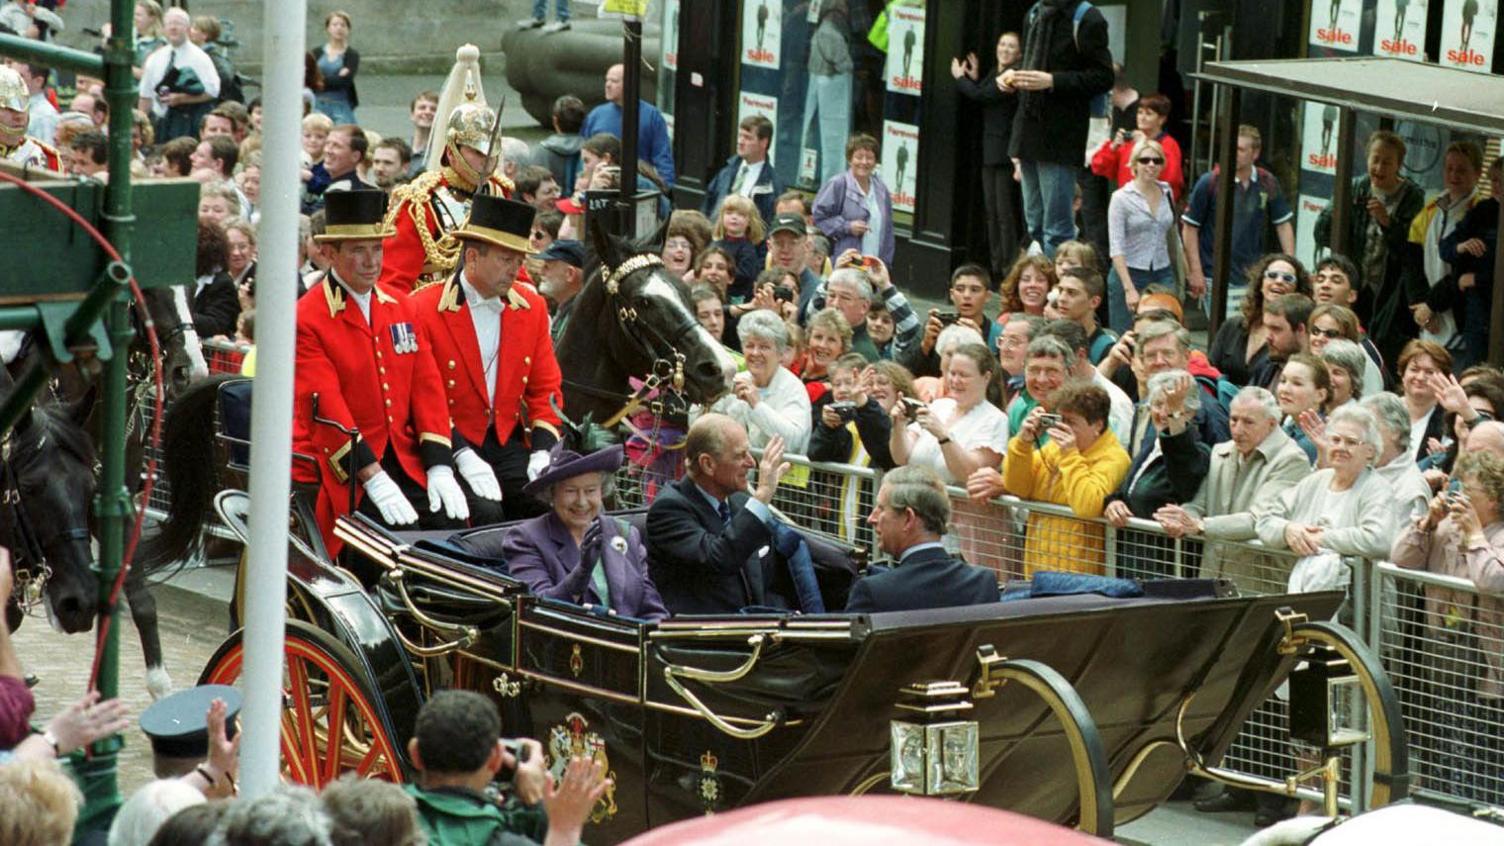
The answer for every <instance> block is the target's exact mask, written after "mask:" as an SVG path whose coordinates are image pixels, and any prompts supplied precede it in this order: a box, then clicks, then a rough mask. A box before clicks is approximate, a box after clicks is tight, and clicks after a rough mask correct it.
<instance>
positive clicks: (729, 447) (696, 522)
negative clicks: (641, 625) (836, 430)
mask: <svg viewBox="0 0 1504 846" xmlns="http://www.w3.org/2000/svg"><path fill="white" fill-rule="evenodd" d="M684 449H685V458H686V459H687V464H688V469H689V475H687V476H686V477H685V478H683V479H680V480H679V481H677V482H674V483H673V484H671V485H669V486H667V487H666V488H664V489H663V491H662V492H661V493H659V495H658V498H657V499H656V500H654V501H653V506H652V508H650V509H648V523H647V529H648V530H647V533H646V535H647V546H648V573H649V575H651V576H652V578H653V583H654V584H655V585H657V586H658V593H659V595H660V596H662V597H663V604H664V605H665V606H666V607H667V608H668V610H669V612H670V613H673V614H735V613H736V612H737V611H739V610H741V609H742V608H745V607H747V606H749V605H764V604H766V602H767V597H766V591H767V577H766V576H765V575H764V572H763V561H762V559H763V558H764V557H765V555H766V553H767V551H768V549H769V547H770V546H771V545H772V543H773V513H772V511H771V510H770V509H769V508H768V504H769V503H771V502H772V501H773V492H774V491H775V490H777V489H778V482H779V480H780V479H782V478H783V474H784V473H787V472H788V469H789V465H788V464H787V463H785V462H784V460H783V439H782V438H777V437H775V438H773V439H772V440H771V441H769V442H768V445H767V446H766V447H764V448H763V455H762V460H761V461H760V462H759V461H758V460H756V459H755V458H754V457H753V456H752V451H751V449H750V447H749V445H748V442H747V430H746V429H744V428H742V425H741V424H740V423H738V422H736V421H735V420H733V419H731V418H730V417H727V416H725V415H723V414H706V415H704V416H702V417H701V418H700V419H698V420H696V421H695V422H694V425H692V426H690V427H689V434H688V436H687V437H686V438H685V442H684ZM753 467H756V468H757V488H756V489H755V490H754V491H753V493H752V495H751V496H748V495H747V471H748V470H751V469H752V468H753Z"/></svg>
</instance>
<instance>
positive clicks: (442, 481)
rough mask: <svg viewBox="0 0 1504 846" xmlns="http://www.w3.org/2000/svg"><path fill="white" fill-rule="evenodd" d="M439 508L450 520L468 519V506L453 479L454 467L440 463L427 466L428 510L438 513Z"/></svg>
mask: <svg viewBox="0 0 1504 846" xmlns="http://www.w3.org/2000/svg"><path fill="white" fill-rule="evenodd" d="M441 509H442V510H443V512H444V514H445V515H446V516H448V517H449V519H451V520H469V519H470V506H469V505H468V504H466V502H465V492H464V491H462V490H460V483H459V482H456V481H455V480H454V468H453V467H445V466H444V465H442V464H440V465H439V466H437V467H430V468H428V510H429V511H432V512H434V513H438V512H439V511H440V510H441Z"/></svg>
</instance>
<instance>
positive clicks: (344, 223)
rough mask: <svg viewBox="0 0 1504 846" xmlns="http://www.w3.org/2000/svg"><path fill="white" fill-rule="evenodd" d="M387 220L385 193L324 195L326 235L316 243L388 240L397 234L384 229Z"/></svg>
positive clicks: (344, 192) (319, 237)
mask: <svg viewBox="0 0 1504 846" xmlns="http://www.w3.org/2000/svg"><path fill="white" fill-rule="evenodd" d="M385 218H386V192H384V191H366V190H359V191H326V192H324V232H323V234H321V235H315V236H314V238H313V239H314V240H315V241H319V242H321V243H322V242H325V241H369V240H371V239H374V238H388V237H391V236H392V235H393V234H395V231H396V230H393V229H386V228H385V227H383V226H382V223H383V221H384V219H385Z"/></svg>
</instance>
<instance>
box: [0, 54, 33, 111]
mask: <svg viewBox="0 0 1504 846" xmlns="http://www.w3.org/2000/svg"><path fill="white" fill-rule="evenodd" d="M30 100H31V92H30V91H27V90H26V80H24V79H22V78H21V74H20V73H18V72H17V71H16V69H15V68H12V67H10V66H8V65H0V109H15V110H16V111H18V112H24V111H26V110H27V106H28V104H29V101H30Z"/></svg>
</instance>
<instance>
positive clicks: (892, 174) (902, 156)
mask: <svg viewBox="0 0 1504 846" xmlns="http://www.w3.org/2000/svg"><path fill="white" fill-rule="evenodd" d="M878 167H879V169H880V171H881V173H882V178H883V182H884V183H886V184H887V186H888V192H889V193H890V194H892V195H893V210H894V211H899V212H910V213H912V212H913V211H914V194H915V191H914V177H915V174H916V171H918V169H919V127H917V126H915V125H913V124H912V123H899V122H897V121H891V120H890V121H887V122H885V123H884V124H883V155H882V161H881V162H880V163H879V165H878Z"/></svg>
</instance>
